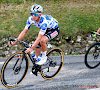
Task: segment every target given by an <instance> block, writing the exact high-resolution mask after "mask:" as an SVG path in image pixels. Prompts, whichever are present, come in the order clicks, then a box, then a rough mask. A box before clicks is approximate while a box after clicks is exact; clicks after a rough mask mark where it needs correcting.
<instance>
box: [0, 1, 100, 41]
mask: <svg viewBox="0 0 100 90" xmlns="http://www.w3.org/2000/svg"><path fill="white" fill-rule="evenodd" d="M6 1H7V2H6ZM15 1H17V3H16V2H14V0H1V3H0V40H1V39H2V38H3V37H11V36H12V37H17V36H18V35H19V33H20V32H21V31H22V30H23V29H24V27H25V25H26V21H27V19H28V17H29V16H30V13H29V12H30V8H31V5H33V4H36V3H37V4H41V5H42V6H43V8H44V13H43V14H51V15H52V16H53V17H54V18H56V19H57V20H58V22H59V27H60V30H61V33H60V36H59V37H62V40H63V42H65V38H66V37H67V36H69V37H71V38H73V36H77V35H78V34H80V35H83V34H84V33H88V32H90V31H94V30H95V31H96V30H97V29H98V28H99V25H100V2H99V1H98V0H95V2H94V1H93V0H32V1H30V0H15ZM6 3H8V4H6ZM38 32H39V29H38V28H36V27H34V26H31V28H30V30H29V32H28V34H27V36H26V37H25V39H26V40H28V39H31V40H34V39H35V37H36V36H37V33H38Z"/></svg>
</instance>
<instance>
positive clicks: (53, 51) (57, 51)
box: [41, 48, 64, 79]
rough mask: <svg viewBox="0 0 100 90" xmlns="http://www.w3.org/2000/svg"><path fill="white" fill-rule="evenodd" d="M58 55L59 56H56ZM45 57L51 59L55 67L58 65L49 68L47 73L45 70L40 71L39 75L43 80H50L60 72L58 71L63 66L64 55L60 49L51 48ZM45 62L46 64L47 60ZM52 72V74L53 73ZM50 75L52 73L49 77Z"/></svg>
mask: <svg viewBox="0 0 100 90" xmlns="http://www.w3.org/2000/svg"><path fill="white" fill-rule="evenodd" d="M58 54H59V56H58ZM47 57H48V58H49V59H51V58H52V59H53V62H54V61H55V62H54V63H57V65H59V66H54V67H49V72H47V70H45V69H43V70H41V75H42V77H43V78H44V79H52V78H54V77H55V76H56V75H57V74H58V73H59V72H60V70H61V68H62V66H63V63H64V53H63V51H62V50H61V49H60V48H53V49H51V50H50V51H48V52H47ZM58 58H59V61H60V62H58ZM47 62H48V59H47ZM42 67H43V65H42V66H41V68H42ZM44 67H45V65H44ZM57 67H58V68H57ZM55 68H57V69H56V70H55ZM46 69H48V68H46ZM53 70H54V73H53ZM46 73H48V74H46ZM51 73H53V74H52V75H50V74H51Z"/></svg>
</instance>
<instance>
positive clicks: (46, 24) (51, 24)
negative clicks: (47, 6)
mask: <svg viewBox="0 0 100 90" xmlns="http://www.w3.org/2000/svg"><path fill="white" fill-rule="evenodd" d="M31 25H35V26H36V27H38V28H40V32H39V33H40V34H42V35H44V34H45V32H46V30H47V28H49V30H51V29H55V28H57V27H58V22H57V20H55V19H54V18H53V17H52V16H51V15H41V18H40V21H39V22H36V21H33V19H32V16H30V17H29V18H28V20H27V22H26V26H25V29H29V28H30V26H31Z"/></svg>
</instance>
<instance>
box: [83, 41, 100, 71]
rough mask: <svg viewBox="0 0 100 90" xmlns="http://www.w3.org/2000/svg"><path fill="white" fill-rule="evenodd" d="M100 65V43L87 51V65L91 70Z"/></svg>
mask: <svg viewBox="0 0 100 90" xmlns="http://www.w3.org/2000/svg"><path fill="white" fill-rule="evenodd" d="M99 64H100V43H99V42H97V43H94V44H93V45H92V46H90V47H89V49H88V50H87V51H86V54H85V65H86V66H87V67H88V68H90V69H94V68H96V67H97V66H99Z"/></svg>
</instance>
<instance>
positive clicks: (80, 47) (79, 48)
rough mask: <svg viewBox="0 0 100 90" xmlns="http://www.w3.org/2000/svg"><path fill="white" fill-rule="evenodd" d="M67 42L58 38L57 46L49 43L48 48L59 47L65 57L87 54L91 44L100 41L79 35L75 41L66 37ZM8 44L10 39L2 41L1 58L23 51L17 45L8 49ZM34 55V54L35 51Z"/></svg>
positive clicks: (0, 45)
mask: <svg viewBox="0 0 100 90" xmlns="http://www.w3.org/2000/svg"><path fill="white" fill-rule="evenodd" d="M65 40H66V42H67V43H66V44H65V43H63V42H62V41H61V39H60V38H57V40H56V41H54V42H55V43H56V44H57V46H56V45H51V44H50V43H49V44H48V48H53V47H59V48H61V49H62V50H63V51H64V53H65V55H69V54H73V55H77V54H85V52H86V50H87V49H88V48H89V46H90V45H91V44H93V43H95V42H97V41H99V39H96V40H95V39H93V38H91V37H90V35H86V37H85V38H83V37H82V36H80V35H79V36H76V37H75V39H74V40H73V39H69V37H66V38H65ZM7 42H8V39H6V38H3V39H2V40H1V41H0V57H8V56H9V55H11V54H12V53H15V52H18V51H21V50H22V46H20V45H15V46H13V47H7ZM32 43H34V42H33V41H32V42H30V46H31V45H32ZM32 53H34V50H33V52H32Z"/></svg>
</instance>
